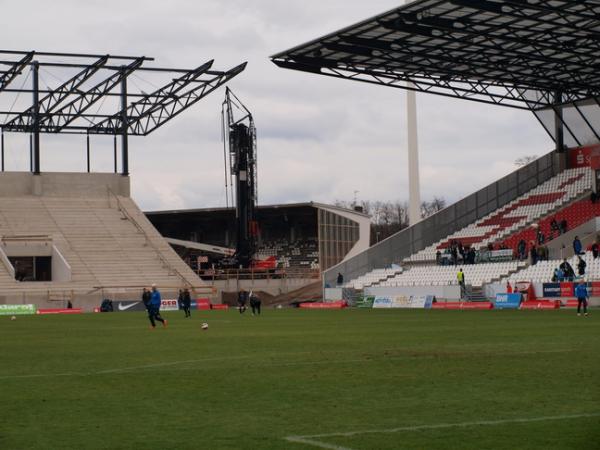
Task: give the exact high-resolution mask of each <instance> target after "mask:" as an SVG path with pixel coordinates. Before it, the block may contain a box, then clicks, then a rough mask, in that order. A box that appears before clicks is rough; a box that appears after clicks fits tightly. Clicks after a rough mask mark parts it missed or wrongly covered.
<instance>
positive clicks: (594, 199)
mask: <svg viewBox="0 0 600 450" xmlns="http://www.w3.org/2000/svg"><path fill="white" fill-rule="evenodd" d="M590 201H591V202H592V203H596V202H597V201H598V194H596V192H594V191H592V193H591V194H590Z"/></svg>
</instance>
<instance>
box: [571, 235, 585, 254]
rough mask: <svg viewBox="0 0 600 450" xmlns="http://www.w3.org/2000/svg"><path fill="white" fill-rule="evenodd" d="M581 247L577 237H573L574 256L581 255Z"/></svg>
mask: <svg viewBox="0 0 600 450" xmlns="http://www.w3.org/2000/svg"><path fill="white" fill-rule="evenodd" d="M582 249H583V248H582V245H581V241H580V240H579V236H575V239H573V251H574V252H575V254H576V255H582V254H583V252H582Z"/></svg>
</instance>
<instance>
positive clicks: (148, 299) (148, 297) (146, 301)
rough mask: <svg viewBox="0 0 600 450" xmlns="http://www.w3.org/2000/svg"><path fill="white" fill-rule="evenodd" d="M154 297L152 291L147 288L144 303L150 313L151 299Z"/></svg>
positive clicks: (144, 293) (143, 293)
mask: <svg viewBox="0 0 600 450" xmlns="http://www.w3.org/2000/svg"><path fill="white" fill-rule="evenodd" d="M151 297H152V294H151V293H150V291H149V290H148V289H147V288H144V291H143V292H142V303H143V304H144V308H146V311H148V312H150V298H151Z"/></svg>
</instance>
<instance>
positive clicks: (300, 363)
mask: <svg viewBox="0 0 600 450" xmlns="http://www.w3.org/2000/svg"><path fill="white" fill-rule="evenodd" d="M570 351H571V350H540V351H523V352H499V353H495V354H485V355H484V356H493V357H499V356H508V357H510V356H522V355H532V354H541V353H566V352H570ZM311 353H313V352H310V351H304V352H283V353H274V354H269V355H266V356H267V357H273V356H290V355H291V356H296V355H303V354H311ZM333 353H335V354H340V353H349V351H347V352H344V351H336V352H333ZM452 356H453V357H456V355H452ZM472 356H482V354H481V353H477V352H472V353H465V354H461V355H460V357H472ZM255 358H256V355H239V356H221V357H214V358H202V359H189V360H183V361H169V362H162V363H155V364H144V365H139V366H128V367H118V368H114V369H105V370H99V371H92V372H87V373H81V372H68V373H49V374H23V375H0V380H6V379H19V378H45V377H70V376H92V375H107V374H117V373H125V372H131V371H136V370H146V369H157V368H160V367H173V366H179V365H185V364H195V363H203V362H215V361H235V360H241V359H255ZM433 358H436V356H435V355H427V354H423V355H420V354H414V355H411V354H408V355H403V356H381V357H379V358H374V357H365V358H356V359H340V360H336V359H328V360H319V361H292V362H272V363H266V364H258V365H253V367H285V366H305V365H306V366H308V365H320V364H350V363H361V362H362V363H368V362H382V361H383V362H385V361H402V360H413V359H433Z"/></svg>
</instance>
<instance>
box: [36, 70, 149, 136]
mask: <svg viewBox="0 0 600 450" xmlns="http://www.w3.org/2000/svg"><path fill="white" fill-rule="evenodd" d="M142 63H143V60H142V59H138V60H137V61H134V62H132V63H131V64H129V65H128V66H126V67H125V69H123V70H121V71H120V72H116V73H114V74H113V75H111V76H110V77H109V78H107V79H106V80H104V81H102V82H100V83H98V84H97V85H96V86H94V87H93V88H91V89H90V90H88V91H87V94H88V95H80V96H78V98H76V99H75V100H73V101H72V102H70V103H68V104H67V105H65V106H63V107H62V108H61V109H59V110H57V111H56V112H54V113H53V114H52V115H51V116H46V117H45V118H44V119H45V120H44V121H43V123H42V128H43V130H44V131H46V132H48V133H58V132H60V131H61V130H63V129H64V128H65V127H66V126H67V125H69V124H70V123H71V122H73V121H74V120H75V119H76V118H77V117H78V116H79V115H80V114H81V113H83V112H84V111H86V110H87V109H89V108H90V107H91V106H92V105H93V104H94V103H96V102H97V101H98V100H100V99H101V98H102V97H103V96H104V94H105V93H106V92H110V91H111V90H112V89H113V88H115V87H116V86H117V85H118V84H119V83H120V82H121V81H122V79H123V78H124V77H127V76H129V75H130V74H131V73H132V72H134V71H135V69H137V68H138V67H139V66H140V65H141V64H142Z"/></svg>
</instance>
